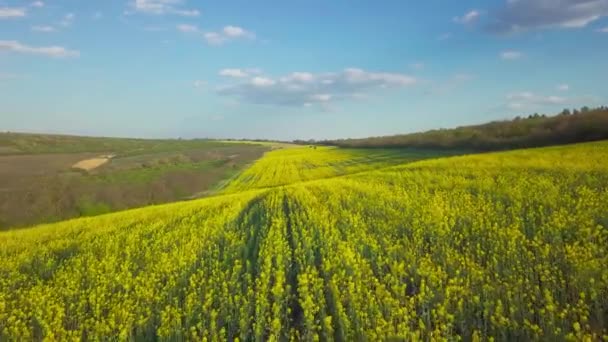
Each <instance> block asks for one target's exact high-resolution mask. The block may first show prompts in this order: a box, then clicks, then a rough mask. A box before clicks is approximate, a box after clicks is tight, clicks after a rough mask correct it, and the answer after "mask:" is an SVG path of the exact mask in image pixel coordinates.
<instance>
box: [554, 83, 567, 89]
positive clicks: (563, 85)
mask: <svg viewBox="0 0 608 342" xmlns="http://www.w3.org/2000/svg"><path fill="white" fill-rule="evenodd" d="M555 89H557V90H559V91H568V90H570V86H569V85H567V84H565V83H564V84H558V85H557V87H555Z"/></svg>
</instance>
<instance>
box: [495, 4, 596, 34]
mask: <svg viewBox="0 0 608 342" xmlns="http://www.w3.org/2000/svg"><path fill="white" fill-rule="evenodd" d="M604 16H608V0H506V3H505V5H504V6H502V7H501V8H499V9H497V10H496V11H493V12H491V13H490V21H489V23H488V29H489V30H490V31H493V32H497V33H513V32H520V31H527V30H532V29H544V28H566V29H567V28H580V27H585V26H587V25H588V24H589V23H591V22H593V21H596V20H598V19H599V18H601V17H604Z"/></svg>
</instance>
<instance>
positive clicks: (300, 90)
mask: <svg viewBox="0 0 608 342" xmlns="http://www.w3.org/2000/svg"><path fill="white" fill-rule="evenodd" d="M416 83H417V80H416V79H415V78H413V77H411V76H408V75H405V74H399V73H389V72H370V71H365V70H362V69H357V68H348V69H344V70H343V71H340V72H330V73H310V72H303V71H298V72H292V73H290V74H287V75H284V76H282V77H275V78H270V77H268V76H256V77H253V78H250V79H248V80H247V81H243V82H240V83H237V84H231V85H227V86H223V87H220V88H218V90H217V91H218V94H220V95H223V96H230V97H233V98H236V99H238V100H240V101H244V102H249V103H256V104H268V105H279V106H296V107H301V106H311V105H314V104H317V105H321V104H326V103H333V102H335V101H341V100H345V99H361V98H365V96H366V93H368V92H374V91H381V90H382V89H387V88H401V87H405V86H409V85H413V84H416Z"/></svg>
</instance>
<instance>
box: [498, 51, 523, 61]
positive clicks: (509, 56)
mask: <svg viewBox="0 0 608 342" xmlns="http://www.w3.org/2000/svg"><path fill="white" fill-rule="evenodd" d="M523 56H524V54H523V53H521V52H519V51H514V50H508V51H503V52H501V53H500V58H501V59H504V60H515V59H520V58H522V57H523Z"/></svg>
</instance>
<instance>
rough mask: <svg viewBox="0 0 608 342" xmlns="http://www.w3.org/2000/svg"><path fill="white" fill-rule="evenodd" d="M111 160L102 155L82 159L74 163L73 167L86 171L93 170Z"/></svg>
mask: <svg viewBox="0 0 608 342" xmlns="http://www.w3.org/2000/svg"><path fill="white" fill-rule="evenodd" d="M109 160H110V158H101V157H100V158H92V159H85V160H81V161H79V162H78V163H76V164H74V165H72V168H74V169H80V170H85V171H91V170H94V169H96V168H98V167H100V166H101V165H103V164H105V163H107V162H108V161H109Z"/></svg>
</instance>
